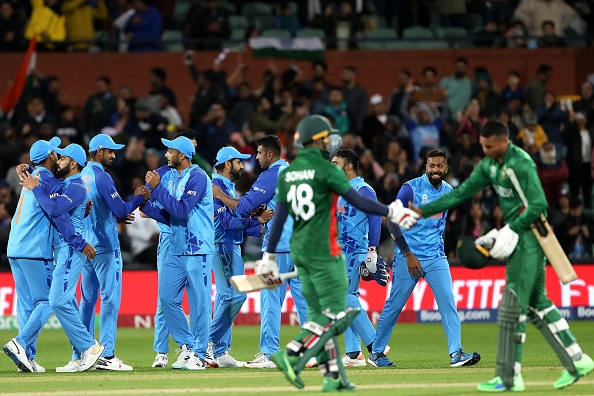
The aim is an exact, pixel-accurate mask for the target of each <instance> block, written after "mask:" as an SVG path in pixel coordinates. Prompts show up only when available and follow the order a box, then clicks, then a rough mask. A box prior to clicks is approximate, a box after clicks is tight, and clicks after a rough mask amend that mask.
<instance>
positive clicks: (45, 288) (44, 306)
mask: <svg viewBox="0 0 594 396" xmlns="http://www.w3.org/2000/svg"><path fill="white" fill-rule="evenodd" d="M8 261H9V262H10V269H11V271H12V277H13V278H14V284H15V288H16V294H17V298H18V299H17V320H18V322H19V334H18V335H17V336H16V339H17V341H18V343H19V344H21V345H22V346H23V348H25V350H26V352H27V358H28V359H29V360H31V359H34V358H35V356H36V354H37V347H36V341H37V337H38V336H39V333H41V330H42V329H43V326H44V325H45V322H47V320H48V319H49V317H50V316H51V315H52V310H51V308H50V304H49V292H50V287H51V285H52V272H53V271H54V262H53V260H36V259H22V258H21V259H14V258H10V259H8Z"/></svg>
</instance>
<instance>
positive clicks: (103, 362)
mask: <svg viewBox="0 0 594 396" xmlns="http://www.w3.org/2000/svg"><path fill="white" fill-rule="evenodd" d="M95 367H96V368H97V370H111V371H132V370H134V367H132V366H129V365H127V364H126V363H124V362H122V360H121V359H118V357H117V356H114V357H112V358H111V359H107V358H105V357H101V358H99V360H97V365H96V366H95Z"/></svg>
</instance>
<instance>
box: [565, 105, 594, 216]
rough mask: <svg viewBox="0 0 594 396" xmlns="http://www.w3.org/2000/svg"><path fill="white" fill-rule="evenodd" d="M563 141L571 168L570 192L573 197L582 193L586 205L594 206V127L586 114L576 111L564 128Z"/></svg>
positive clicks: (568, 165) (568, 164) (589, 207)
mask: <svg viewBox="0 0 594 396" xmlns="http://www.w3.org/2000/svg"><path fill="white" fill-rule="evenodd" d="M562 137H563V141H564V142H565V145H566V146H567V155H566V157H565V159H566V161H567V167H568V168H569V180H568V183H569V192H570V193H571V197H578V196H579V194H580V192H581V194H582V198H583V203H584V207H586V208H588V209H591V208H592V172H591V164H592V142H594V128H591V127H590V128H588V126H587V121H586V115H585V114H584V113H576V114H575V120H574V121H572V122H570V123H569V124H568V125H567V127H565V129H564V130H563V134H562Z"/></svg>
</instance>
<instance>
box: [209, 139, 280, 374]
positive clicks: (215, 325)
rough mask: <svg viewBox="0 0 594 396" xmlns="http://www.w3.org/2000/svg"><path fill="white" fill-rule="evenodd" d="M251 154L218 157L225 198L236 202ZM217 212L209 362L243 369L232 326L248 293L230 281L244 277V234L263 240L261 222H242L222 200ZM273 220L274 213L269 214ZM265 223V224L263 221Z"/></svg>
mask: <svg viewBox="0 0 594 396" xmlns="http://www.w3.org/2000/svg"><path fill="white" fill-rule="evenodd" d="M249 158H250V155H249V154H241V153H240V152H239V151H237V149H235V148H234V147H223V148H222V149H220V150H219V152H218V153H217V157H216V163H215V169H216V170H217V173H216V174H213V176H212V183H213V185H216V186H218V187H219V188H220V189H221V190H222V191H223V192H224V193H225V194H227V195H228V196H230V197H232V198H237V192H236V191H235V182H236V181H237V180H239V179H240V178H241V171H242V170H243V161H245V160H247V159H249ZM214 208H215V220H214V225H215V249H216V253H215V259H214V263H213V271H214V275H215V279H216V287H217V295H216V300H215V311H214V317H213V319H212V322H211V324H210V336H209V343H208V347H209V353H207V361H208V360H211V361H214V362H215V363H216V364H217V365H218V367H243V365H244V364H245V363H246V362H238V361H237V360H236V359H235V358H234V357H233V356H231V355H230V354H229V348H230V346H231V336H232V325H233V321H234V320H235V317H236V316H237V314H238V313H239V310H240V309H241V306H242V305H243V303H244V302H245V300H246V298H247V295H246V293H239V292H237V291H236V290H235V289H233V287H232V286H231V283H230V281H229V279H230V278H231V277H232V276H234V275H243V274H244V273H245V271H244V268H243V259H242V258H241V244H242V243H243V237H244V233H245V234H247V235H250V236H255V237H260V236H261V235H262V232H261V231H263V226H262V225H261V224H260V222H259V221H258V219H254V218H251V217H248V218H242V217H241V216H240V215H239V214H238V213H237V212H236V211H234V210H231V209H229V208H228V207H226V206H225V205H224V204H223V202H222V201H221V200H220V199H215V200H214ZM265 213H268V214H269V215H270V217H272V211H266V212H265ZM262 222H263V223H264V221H262Z"/></svg>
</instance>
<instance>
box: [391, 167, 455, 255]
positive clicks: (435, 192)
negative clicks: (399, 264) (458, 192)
mask: <svg viewBox="0 0 594 396" xmlns="http://www.w3.org/2000/svg"><path fill="white" fill-rule="evenodd" d="M452 190H453V188H452V186H450V185H449V184H448V183H447V182H445V181H442V182H441V185H440V186H439V187H438V188H435V187H433V185H432V184H431V183H430V182H429V178H428V177H427V174H424V175H423V176H420V177H417V178H414V179H412V180H409V181H408V182H406V183H404V184H403V185H402V187H401V188H400V191H399V192H398V196H397V199H399V200H401V201H402V203H403V204H404V206H405V207H408V202H409V201H412V203H413V204H414V205H415V206H421V205H425V204H426V203H429V202H433V201H435V200H436V199H438V198H439V197H441V196H442V195H445V194H447V193H449V192H450V191H452ZM447 215H448V212H447V210H446V211H444V212H440V213H437V214H435V215H433V216H431V217H428V218H426V219H425V218H423V217H421V218H419V221H418V223H417V224H416V225H415V226H414V227H411V229H410V230H408V231H406V232H403V233H402V234H403V236H404V240H405V241H406V243H407V245H408V247H409V248H410V251H411V252H412V253H413V254H414V255H415V256H417V258H418V259H419V260H420V261H427V260H434V259H438V258H444V257H446V255H445V252H444V248H443V233H444V231H445V226H446V220H447ZM394 256H396V257H397V258H398V259H401V260H404V259H405V258H404V255H403V254H402V252H401V251H400V249H399V248H398V247H397V246H395V247H394Z"/></svg>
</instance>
